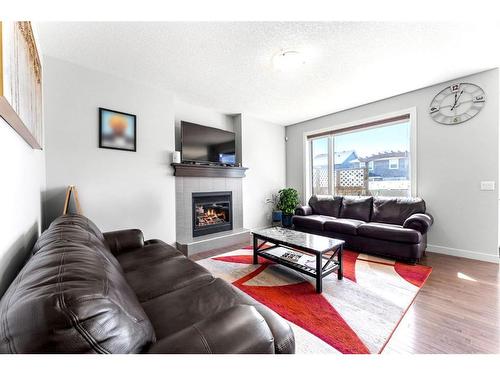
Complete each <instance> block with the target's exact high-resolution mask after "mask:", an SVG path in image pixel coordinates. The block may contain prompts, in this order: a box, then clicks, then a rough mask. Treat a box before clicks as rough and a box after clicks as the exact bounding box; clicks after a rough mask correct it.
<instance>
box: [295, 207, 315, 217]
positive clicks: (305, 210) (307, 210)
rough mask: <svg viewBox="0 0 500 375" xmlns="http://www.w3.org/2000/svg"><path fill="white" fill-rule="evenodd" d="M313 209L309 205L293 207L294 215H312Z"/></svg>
mask: <svg viewBox="0 0 500 375" xmlns="http://www.w3.org/2000/svg"><path fill="white" fill-rule="evenodd" d="M312 213H313V209H312V207H311V206H299V207H297V208H296V209H295V215H299V216H307V215H312Z"/></svg>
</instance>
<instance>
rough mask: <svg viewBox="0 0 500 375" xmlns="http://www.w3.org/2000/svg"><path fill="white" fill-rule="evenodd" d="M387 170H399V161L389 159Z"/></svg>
mask: <svg viewBox="0 0 500 375" xmlns="http://www.w3.org/2000/svg"><path fill="white" fill-rule="evenodd" d="M389 169H399V159H389Z"/></svg>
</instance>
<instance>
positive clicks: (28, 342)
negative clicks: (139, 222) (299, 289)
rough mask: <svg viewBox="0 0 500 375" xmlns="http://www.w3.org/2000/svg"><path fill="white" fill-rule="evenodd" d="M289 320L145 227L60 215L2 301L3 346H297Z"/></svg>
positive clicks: (102, 349)
mask: <svg viewBox="0 0 500 375" xmlns="http://www.w3.org/2000/svg"><path fill="white" fill-rule="evenodd" d="M294 350H295V341H294V336H293V332H292V330H291V328H290V326H289V325H288V323H287V322H286V321H285V320H283V319H282V318H281V317H279V316H278V315H277V314H276V313H274V312H273V311H272V310H270V309H268V308H267V307H266V306H264V305H262V304H260V303H258V302H257V301H255V300H254V299H252V298H250V297H249V296H247V295H246V294H243V293H242V292H240V291H239V290H238V289H236V288H235V287H233V286H232V285H230V284H228V283H227V282H225V281H223V280H221V279H218V278H215V277H214V276H212V275H211V274H210V273H209V272H208V271H207V270H206V269H204V268H203V267H201V266H199V265H198V264H196V263H194V262H192V261H191V260H189V259H188V258H186V257H185V256H184V255H182V254H181V253H180V252H178V251H177V250H175V249H174V248H172V247H170V246H168V245H167V244H165V243H164V242H162V241H159V240H150V241H144V239H143V235H142V232H141V231H140V230H125V231H116V232H109V233H104V234H102V233H101V232H100V231H99V229H98V228H97V227H96V226H95V225H94V224H93V223H92V222H91V221H90V220H88V219H87V218H85V217H84V216H81V215H66V216H61V217H59V218H58V219H56V220H55V221H54V222H53V223H52V224H51V225H50V228H49V229H48V230H46V231H45V232H44V233H43V234H42V235H41V236H40V238H39V239H38V241H37V243H36V245H35V247H34V249H33V256H32V257H31V259H30V260H29V261H28V262H27V263H26V265H25V266H24V268H23V269H22V270H21V272H20V273H19V275H18V276H17V278H16V279H15V280H14V281H13V283H12V284H11V286H10V287H9V289H8V290H7V292H6V293H5V295H4V296H3V297H2V299H1V300H0V353H293V352H294Z"/></svg>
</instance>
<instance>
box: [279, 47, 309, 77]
mask: <svg viewBox="0 0 500 375" xmlns="http://www.w3.org/2000/svg"><path fill="white" fill-rule="evenodd" d="M305 63H306V61H305V59H304V56H303V55H302V54H301V53H300V52H299V51H281V52H280V53H278V54H276V55H274V57H273V65H274V68H275V69H276V70H279V71H281V72H290V71H293V70H296V69H297V68H299V67H301V66H302V65H304V64H305Z"/></svg>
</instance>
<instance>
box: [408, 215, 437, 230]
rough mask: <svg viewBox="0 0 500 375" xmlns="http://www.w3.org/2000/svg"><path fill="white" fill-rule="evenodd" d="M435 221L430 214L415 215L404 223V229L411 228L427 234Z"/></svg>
mask: <svg viewBox="0 0 500 375" xmlns="http://www.w3.org/2000/svg"><path fill="white" fill-rule="evenodd" d="M433 223H434V219H433V217H432V216H431V215H430V214H413V215H411V216H410V217H409V218H408V219H406V220H405V222H404V223H403V228H410V229H415V230H417V231H419V232H420V233H422V234H426V233H427V231H428V230H429V228H430V227H431V225H432V224H433Z"/></svg>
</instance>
